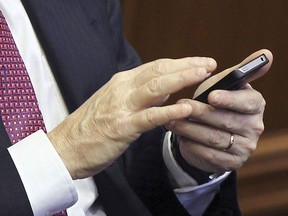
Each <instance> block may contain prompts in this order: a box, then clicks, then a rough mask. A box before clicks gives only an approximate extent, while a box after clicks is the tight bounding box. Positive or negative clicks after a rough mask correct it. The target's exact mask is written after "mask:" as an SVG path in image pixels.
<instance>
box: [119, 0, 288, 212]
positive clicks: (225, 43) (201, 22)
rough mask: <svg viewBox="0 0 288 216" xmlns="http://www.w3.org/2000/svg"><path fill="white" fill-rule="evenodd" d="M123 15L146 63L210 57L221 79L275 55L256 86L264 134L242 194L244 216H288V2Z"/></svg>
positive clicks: (149, 2) (139, 4) (242, 179)
mask: <svg viewBox="0 0 288 216" xmlns="http://www.w3.org/2000/svg"><path fill="white" fill-rule="evenodd" d="M122 8H123V15H124V30H125V34H126V36H127V37H128V39H129V41H130V42H131V43H132V44H133V46H134V47H135V49H136V50H137V52H138V53H139V54H140V56H141V57H142V60H143V61H144V62H148V61H151V60H155V59H158V58H181V57H186V56H211V57H213V58H215V59H216V60H217V63H218V69H217V71H218V72H219V71H221V70H223V69H225V68H227V67H230V66H233V65H235V64H237V63H239V62H240V61H242V60H243V59H244V58H245V57H246V56H248V55H249V54H251V53H252V52H254V51H256V50H258V49H262V48H267V49H269V50H271V51H272V53H273V55H274V62H273V65H272V68H271V69H270V71H269V72H268V73H267V74H266V75H265V76H264V77H262V78H260V79H258V80H256V81H254V82H252V85H253V87H254V88H255V89H257V90H259V91H260V92H261V93H262V94H263V96H264V97H265V99H266V102H267V106H266V111H265V116H264V121H265V132H264V134H263V136H262V137H261V138H260V141H259V144H258V148H257V150H256V152H255V153H254V154H253V156H252V158H251V159H250V160H249V161H248V163H246V164H245V166H244V167H243V168H241V169H240V170H239V172H238V179H239V181H238V182H239V183H238V184H239V186H238V194H239V202H240V205H241V207H242V209H243V213H244V215H245V216H250V215H251V216H252V215H253V216H269V215H273V216H275V215H277V216H282V215H283V216H284V215H285V216H286V215H288V114H287V111H288V109H287V108H288V100H287V98H288V97H287V94H288V85H287V79H288V69H287V66H286V65H287V62H288V57H287V51H288V41H287V40H288V16H287V11H288V1H284V0H282V1H281V0H274V1H269V0H261V1H259V0H249V1H243V0H233V1H228V0H217V1H215V0H206V1H195V0H180V1H172V0H169V1H168V0H122ZM194 90H195V89H194V88H193V87H192V88H187V89H185V90H183V91H181V92H179V93H177V94H176V95H173V96H172V97H171V100H170V102H171V103H172V102H174V101H175V100H177V98H179V97H192V95H193V92H194ZM286 128H287V129H286Z"/></svg>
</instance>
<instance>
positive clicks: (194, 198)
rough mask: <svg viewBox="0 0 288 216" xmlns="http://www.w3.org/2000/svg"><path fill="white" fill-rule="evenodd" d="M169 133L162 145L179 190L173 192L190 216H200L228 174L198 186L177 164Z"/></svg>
mask: <svg viewBox="0 0 288 216" xmlns="http://www.w3.org/2000/svg"><path fill="white" fill-rule="evenodd" d="M171 134H172V133H171V132H170V131H169V132H167V133H166V135H165V138H164V143H163V158H164V162H165V164H166V166H167V168H168V170H169V172H170V174H171V175H172V177H173V179H174V180H175V181H176V183H177V185H179V188H176V189H174V192H175V194H176V196H177V198H178V200H179V201H180V202H181V204H182V205H183V207H184V208H185V209H186V210H187V211H188V212H189V213H190V214H191V215H195V216H198V215H199V216H200V215H202V214H203V213H204V211H205V210H206V208H207V207H208V206H209V204H210V203H211V202H212V200H213V198H214V196H215V195H216V193H217V192H218V191H219V188H220V184H221V183H222V182H223V181H224V180H225V179H226V178H227V176H228V175H229V174H230V172H226V173H224V174H223V175H221V176H219V177H217V178H215V179H213V180H211V181H210V182H208V183H206V184H202V185H198V184H197V182H196V181H195V180H194V179H193V178H192V177H191V176H190V175H188V174H187V173H186V172H184V171H183V170H182V169H181V167H180V166H179V165H178V164H177V162H176V160H175V159H174V157H173V154H172V151H171V141H170V137H171Z"/></svg>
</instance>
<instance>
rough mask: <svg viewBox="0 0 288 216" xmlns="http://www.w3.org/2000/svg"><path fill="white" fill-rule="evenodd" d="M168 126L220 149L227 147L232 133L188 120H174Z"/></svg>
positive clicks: (176, 131) (171, 129) (197, 140)
mask: <svg viewBox="0 0 288 216" xmlns="http://www.w3.org/2000/svg"><path fill="white" fill-rule="evenodd" d="M166 128H167V129H168V130H170V131H172V132H173V133H175V134H177V135H179V136H182V137H185V138H187V139H189V140H194V141H195V142H198V143H201V144H203V145H206V146H208V147H211V148H214V149H218V150H223V149H225V148H227V147H228V146H229V142H230V138H231V133H230V132H228V131H225V130H222V129H218V128H213V127H210V126H207V125H204V124H200V123H194V122H191V121H188V120H177V122H175V121H174V122H173V123H172V124H171V123H170V124H168V125H167V126H166ZM237 139H238V138H237ZM235 140H236V138H235ZM237 141H238V140H237Z"/></svg>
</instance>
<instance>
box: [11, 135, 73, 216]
mask: <svg viewBox="0 0 288 216" xmlns="http://www.w3.org/2000/svg"><path fill="white" fill-rule="evenodd" d="M8 150H9V153H10V155H11V157H12V159H13V161H14V163H15V166H16V168H17V170H18V173H19V175H20V177H21V179H22V182H23V184H24V187H25V190H26V193H27V196H28V198H29V201H30V204H31V206H32V209H33V212H34V215H36V216H37V215H39V216H40V215H41V216H42V215H50V214H53V213H56V212H59V210H63V209H66V208H68V207H70V206H72V205H73V204H74V203H75V202H76V201H77V199H78V195H77V191H76V188H75V185H74V183H73V180H72V178H71V176H70V174H69V172H68V170H67V169H66V167H65V165H64V164H63V162H62V160H61V159H60V157H59V155H58V154H57V152H56V150H55V149H54V148H53V146H52V144H51V142H50V140H49V139H48V137H47V136H46V134H45V133H44V132H43V131H42V130H39V131H37V132H35V133H34V134H32V135H30V136H28V137H26V138H25V139H23V140H21V141H20V142H18V143H16V144H15V145H13V146H11V147H10V148H9V149H8Z"/></svg>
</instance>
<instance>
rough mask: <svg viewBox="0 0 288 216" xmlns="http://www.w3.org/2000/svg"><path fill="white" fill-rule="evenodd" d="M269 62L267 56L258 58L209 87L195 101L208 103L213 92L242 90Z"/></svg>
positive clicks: (263, 55)
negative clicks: (218, 90)
mask: <svg viewBox="0 0 288 216" xmlns="http://www.w3.org/2000/svg"><path fill="white" fill-rule="evenodd" d="M268 62H269V59H268V58H267V57H266V55H265V54H262V55H260V56H258V57H256V58H255V59H253V60H251V61H249V62H248V63H246V64H244V65H242V66H240V67H239V68H237V69H236V70H233V71H232V72H230V73H229V74H227V75H226V76H225V77H223V78H222V79H221V80H219V81H218V82H217V83H215V84H213V85H212V86H211V87H209V88H208V89H206V90H205V91H203V92H202V93H201V94H200V95H198V96H197V97H196V98H194V100H197V101H200V102H203V103H208V95H209V93H210V92H211V91H213V90H216V89H223V90H235V89H238V88H240V87H241V86H243V85H245V84H246V83H247V82H248V80H249V78H250V77H251V76H252V75H253V74H255V73H256V72H257V71H258V70H259V69H260V68H261V67H263V66H264V65H266V64H267V63H268Z"/></svg>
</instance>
